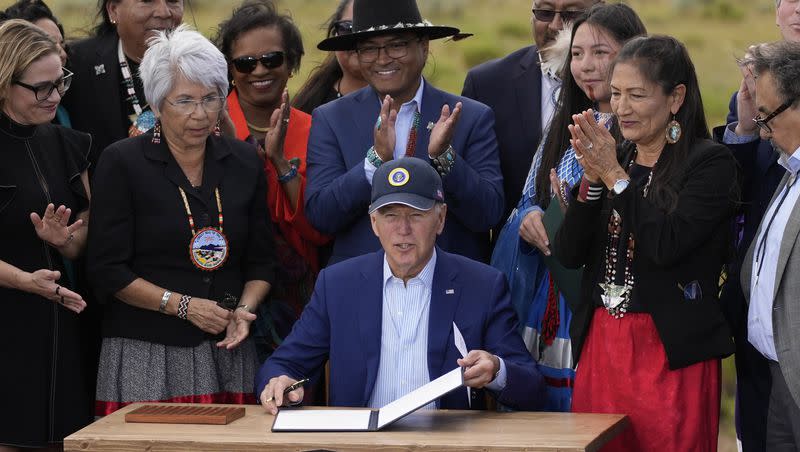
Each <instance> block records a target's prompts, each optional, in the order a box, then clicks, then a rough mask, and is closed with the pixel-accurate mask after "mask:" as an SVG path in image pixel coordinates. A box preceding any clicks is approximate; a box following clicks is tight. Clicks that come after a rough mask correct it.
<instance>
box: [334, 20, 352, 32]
mask: <svg viewBox="0 0 800 452" xmlns="http://www.w3.org/2000/svg"><path fill="white" fill-rule="evenodd" d="M331 28H332V30H333V35H334V36H341V35H349V34H352V33H353V21H352V20H337V21H336V22H334V23H333V26H332V27H331Z"/></svg>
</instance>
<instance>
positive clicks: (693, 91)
mask: <svg viewBox="0 0 800 452" xmlns="http://www.w3.org/2000/svg"><path fill="white" fill-rule="evenodd" d="M611 74H612V75H611V107H612V110H613V111H614V113H615V115H616V117H617V120H618V122H619V125H620V129H621V131H622V135H623V137H624V138H625V142H624V143H622V144H620V145H619V146H617V144H616V143H615V141H614V139H613V138H612V136H611V135H610V134H609V133H608V131H606V129H605V128H604V127H602V126H599V125H598V124H597V123H596V122H595V121H594V117H593V115H592V113H591V111H589V112H584V113H583V114H580V115H575V117H574V119H575V124H574V125H571V126H570V127H569V128H570V132H571V134H572V140H571V142H572V144H573V146H575V149H576V158H578V159H579V162H580V163H581V165H582V166H583V167H584V170H585V174H584V178H583V180H582V182H581V185H580V188H579V190H578V193H577V202H572V203H570V204H569V208H568V210H567V213H566V218H565V220H564V223H563V224H562V226H561V228H560V230H559V231H558V234H557V236H556V241H555V254H556V256H557V257H558V258H559V259H560V260H561V261H562V262H563V263H564V265H566V266H569V267H580V266H584V267H585V270H584V276H583V281H582V289H581V290H582V294H581V298H580V303H579V305H577V306H573V311H574V317H573V322H572V328H571V330H572V331H571V334H572V337H573V344H574V349H573V350H574V354H575V359H576V361H578V357H580V361H579V365H578V368H577V375H576V380H575V389H574V396H573V407H572V409H573V411H576V412H608V413H625V414H628V415H629V416H630V419H631V425H632V428H631V429H629V430H628V431H627V432H626V433H625V434H623V435H622V436H621V437H620V438H618V439H617V440H615V442H614V445H613V446H611V450H631V451H633V450H695V451H706V450H716V444H717V433H718V425H719V401H720V358H722V357H724V356H727V355H729V354H731V353H732V352H733V342H732V340H731V334H730V331H729V329H728V326H727V324H726V323H725V320H724V318H723V315H722V311H721V309H720V306H719V301H718V297H717V294H718V292H719V280H720V271H721V269H722V266H723V264H724V263H725V262H726V261H727V252H728V244H729V243H730V241H729V231H730V221H731V219H732V216H733V209H734V204H735V202H736V188H735V187H736V183H735V182H736V164H735V161H734V159H733V157H732V155H731V154H730V152H729V151H728V150H727V148H725V147H724V146H722V145H718V144H715V143H713V142H712V141H710V140H709V139H708V138H709V133H708V127H707V126H706V122H705V116H704V112H703V104H702V100H701V97H700V91H699V86H698V83H697V76H696V74H695V70H694V65H693V64H692V62H691V60H690V59H689V55H688V53H687V52H686V49H685V47H684V46H683V45H682V44H681V43H680V42H678V41H677V40H675V39H673V38H670V37H649V38H636V39H634V40H632V41H630V42H628V44H626V45H625V46H624V47H623V49H622V50H621V51H620V54H619V56H618V57H617V60H616V62H615V65H614V67H613V68H612V72H611Z"/></svg>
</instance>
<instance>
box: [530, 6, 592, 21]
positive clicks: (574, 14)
mask: <svg viewBox="0 0 800 452" xmlns="http://www.w3.org/2000/svg"><path fill="white" fill-rule="evenodd" d="M583 12H584V11H583V10H577V11H557V10H554V9H541V8H533V17H535V18H536V20H538V21H540V22H552V21H553V19H555V18H556V13H558V14H560V15H561V20H562V21H564V22H573V21H574V20H575V19H577V18H578V17H580V16H581V14H583Z"/></svg>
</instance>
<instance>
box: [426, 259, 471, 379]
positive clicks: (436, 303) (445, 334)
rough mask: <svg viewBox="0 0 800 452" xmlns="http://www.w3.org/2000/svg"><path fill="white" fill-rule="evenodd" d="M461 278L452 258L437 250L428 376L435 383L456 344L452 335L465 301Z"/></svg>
mask: <svg viewBox="0 0 800 452" xmlns="http://www.w3.org/2000/svg"><path fill="white" fill-rule="evenodd" d="M457 276H458V275H457V272H456V270H455V268H454V266H453V265H452V264H450V256H449V255H448V254H447V253H445V252H444V251H442V250H441V249H439V248H438V247H437V248H436V268H435V269H434V272H433V289H432V290H431V306H430V316H429V319H428V373H429V376H430V379H431V380H434V379H435V378H438V377H440V376H441V375H442V374H443V367H444V359H445V356H446V355H447V350H448V348H449V347H450V346H451V343H453V339H451V337H453V336H452V335H451V334H450V333H451V331H453V320H454V319H455V316H456V310H457V308H458V303H459V301H460V299H461V285H460V284H458V281H457V279H456V277H457ZM467 346H468V347H469V344H467ZM455 365H456V363H455V362H453V363H452V367H453V368H455Z"/></svg>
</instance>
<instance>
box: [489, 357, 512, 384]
mask: <svg viewBox="0 0 800 452" xmlns="http://www.w3.org/2000/svg"><path fill="white" fill-rule="evenodd" d="M497 359H499V360H500V370H499V371H497V376H496V377H494V380H492V382H491V383H489V384H488V385H486V389H488V390H490V391H497V392H499V391H502V390H503V389H505V388H506V379H507V378H506V377H507V375H506V362H505V361H503V358H501V357H499V356H498V357H497Z"/></svg>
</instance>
